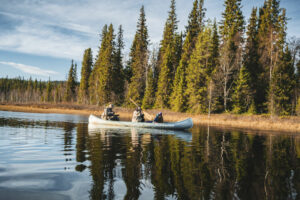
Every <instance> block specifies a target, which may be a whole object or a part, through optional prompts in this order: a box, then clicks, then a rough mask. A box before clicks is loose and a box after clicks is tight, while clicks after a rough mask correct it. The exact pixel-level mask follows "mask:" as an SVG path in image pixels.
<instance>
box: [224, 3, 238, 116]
mask: <svg viewBox="0 0 300 200" xmlns="http://www.w3.org/2000/svg"><path fill="white" fill-rule="evenodd" d="M222 16H223V19H222V21H221V26H220V33H221V41H222V43H221V47H220V66H219V69H218V76H219V78H220V80H221V81H220V84H221V88H222V90H223V105H224V108H223V110H224V111H228V110H230V109H231V105H232V101H231V99H232V94H233V91H234V87H235V84H234V83H235V79H236V78H237V76H238V69H239V67H240V63H241V55H242V54H241V51H242V42H243V32H244V19H243V15H242V11H241V0H225V11H224V12H223V13H222Z"/></svg>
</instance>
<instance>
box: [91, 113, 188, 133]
mask: <svg viewBox="0 0 300 200" xmlns="http://www.w3.org/2000/svg"><path fill="white" fill-rule="evenodd" d="M89 124H94V125H97V124H98V125H108V126H123V127H137V128H155V129H173V130H186V129H190V128H192V127H193V121H192V119H191V118H188V119H186V120H183V121H179V122H170V123H151V122H150V123H149V122H126V121H109V120H103V119H101V118H99V117H96V116H95V115H90V117H89Z"/></svg>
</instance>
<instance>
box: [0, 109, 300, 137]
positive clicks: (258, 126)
mask: <svg viewBox="0 0 300 200" xmlns="http://www.w3.org/2000/svg"><path fill="white" fill-rule="evenodd" d="M0 110H2V111H15V112H30V113H59V114H78V115H86V116H88V115H90V114H95V115H100V114H101V113H102V111H103V107H98V106H92V105H78V104H0ZM114 110H115V112H116V113H118V114H119V115H120V119H121V120H129V119H131V116H132V112H133V110H134V109H130V108H122V107H116V108H115V109H114ZM159 111H161V110H155V109H153V110H147V112H149V113H150V114H152V115H153V116H155V114H156V113H158V112H159ZM162 112H163V113H164V120H165V121H168V122H174V121H180V120H183V119H185V118H188V117H191V118H192V119H193V122H194V124H195V125H211V126H218V127H222V126H223V127H226V128H239V129H246V130H252V131H275V132H291V133H300V117H296V116H288V117H273V118H272V117H270V116H269V115H235V114H212V115H211V116H210V118H209V117H208V115H196V114H189V113H178V112H173V111H170V110H162Z"/></svg>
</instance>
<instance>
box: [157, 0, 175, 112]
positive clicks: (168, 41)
mask: <svg viewBox="0 0 300 200" xmlns="http://www.w3.org/2000/svg"><path fill="white" fill-rule="evenodd" d="M176 30H177V17H176V13H175V0H171V6H170V11H169V16H168V19H167V21H166V24H165V28H164V34H163V40H162V41H161V48H160V51H159V58H158V70H159V71H158V73H159V78H158V82H157V93H156V102H155V107H157V108H168V107H169V98H170V94H171V91H172V84H173V77H174V70H175V69H176V65H177V64H178V61H177V59H176V56H177V53H178V52H176V50H178V46H177V45H179V44H178V43H179V41H178V39H179V38H178V36H177V34H176V32H175V31H176Z"/></svg>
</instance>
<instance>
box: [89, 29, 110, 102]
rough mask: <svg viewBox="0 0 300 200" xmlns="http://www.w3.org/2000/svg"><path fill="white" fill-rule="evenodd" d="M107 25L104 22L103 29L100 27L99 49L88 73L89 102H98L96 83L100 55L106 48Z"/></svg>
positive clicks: (97, 84) (97, 85)
mask: <svg viewBox="0 0 300 200" xmlns="http://www.w3.org/2000/svg"><path fill="white" fill-rule="evenodd" d="M107 28H108V27H107V25H106V24H105V25H104V26H103V29H102V33H101V40H100V41H101V44H100V46H99V51H98V54H97V56H96V59H95V63H94V66H93V68H92V72H91V74H90V77H89V98H90V99H89V101H90V103H91V104H98V103H99V101H98V99H99V96H98V95H99V94H98V92H97V91H98V87H99V83H98V78H99V71H100V59H99V57H100V55H102V54H103V53H104V51H105V48H106V37H107V32H108V30H107Z"/></svg>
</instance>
